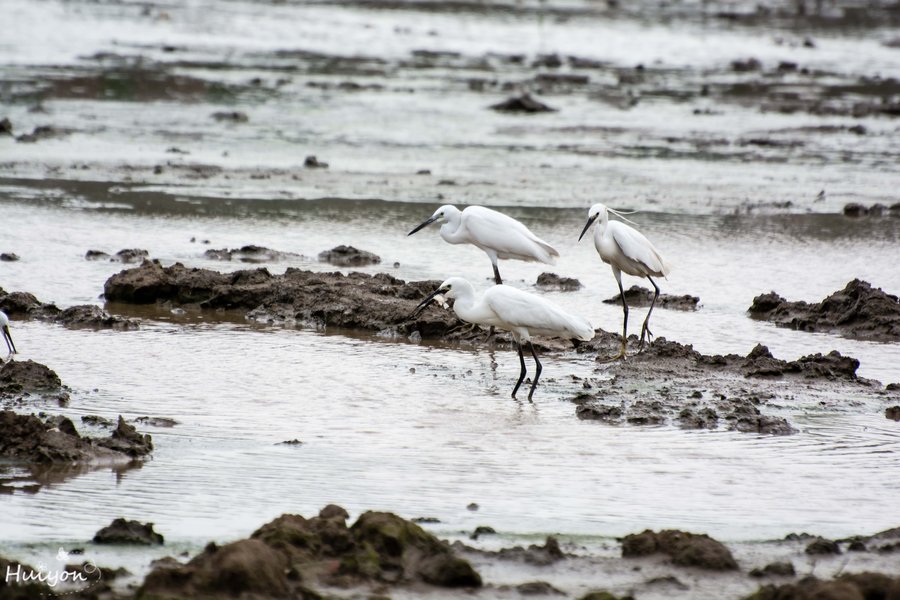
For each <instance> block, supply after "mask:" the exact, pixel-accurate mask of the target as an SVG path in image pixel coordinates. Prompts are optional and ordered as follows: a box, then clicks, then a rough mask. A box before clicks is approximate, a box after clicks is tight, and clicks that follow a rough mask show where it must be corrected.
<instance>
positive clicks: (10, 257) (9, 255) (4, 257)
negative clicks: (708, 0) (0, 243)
mask: <svg viewBox="0 0 900 600" xmlns="http://www.w3.org/2000/svg"><path fill="white" fill-rule="evenodd" d="M17 260H19V255H18V254H16V253H15V252H4V253H2V254H0V261H2V262H16V261H17Z"/></svg>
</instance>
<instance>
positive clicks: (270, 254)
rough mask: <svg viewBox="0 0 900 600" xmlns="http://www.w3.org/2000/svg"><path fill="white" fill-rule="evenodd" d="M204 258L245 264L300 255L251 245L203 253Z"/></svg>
mask: <svg viewBox="0 0 900 600" xmlns="http://www.w3.org/2000/svg"><path fill="white" fill-rule="evenodd" d="M203 256H205V257H206V258H211V259H213V260H225V261H230V260H237V261H240V262H245V263H264V262H274V261H277V260H283V259H285V258H288V257H299V256H300V255H299V254H294V253H292V252H280V251H278V250H272V249H271V248H266V247H264V246H255V245H252V244H251V245H248V246H242V247H240V248H232V249H231V250H228V249H227V248H222V249H221V250H207V251H206V252H204V253H203Z"/></svg>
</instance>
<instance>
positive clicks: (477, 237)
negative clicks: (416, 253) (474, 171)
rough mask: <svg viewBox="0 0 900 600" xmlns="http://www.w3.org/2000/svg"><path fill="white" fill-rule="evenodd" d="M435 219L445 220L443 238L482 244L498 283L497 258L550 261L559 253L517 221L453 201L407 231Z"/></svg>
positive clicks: (458, 242) (459, 242)
mask: <svg viewBox="0 0 900 600" xmlns="http://www.w3.org/2000/svg"><path fill="white" fill-rule="evenodd" d="M435 221H444V224H443V225H441V230H440V231H441V237H442V238H444V241H445V242H447V243H450V244H472V245H473V246H476V247H478V248H481V249H482V250H483V251H484V252H485V254H487V255H488V258H490V259H491V265H492V266H493V267H494V281H495V282H496V283H498V284H500V283H503V280H502V279H501V278H500V271H499V269H498V268H497V260H498V259H504V260H506V259H514V260H524V261H536V262H543V263H547V264H550V265H552V264H553V263H554V262H555V259H556V257H557V256H559V252H557V251H556V249H555V248H553V246H551V245H550V244H548V243H547V242H545V241H544V240H542V239H541V238H539V237H538V236H536V235H534V234H533V233H532V232H531V230H529V229H528V228H527V227H525V226H524V225H523V224H522V223H520V222H519V221H516V220H515V219H513V218H512V217H509V216H507V215H504V214H503V213H499V212H497V211H496V210H491V209H490V208H485V207H483V206H469V207H468V208H466V209H465V210H462V211H460V210H459V209H458V208H456V207H455V206H453V205H450V204H447V205H444V206H442V207H440V208H438V209H437V210H436V211H434V214H433V215H431V217H430V218H428V219H427V220H425V221H424V222H423V223H421V224H420V225H419V226H417V227H416V228H415V229H413V230H412V231H410V232H409V234H408V235H412V234H414V233H416V232H417V231H419V230H420V229H422V228H423V227H426V226H427V225H430V224H431V223H434V222H435Z"/></svg>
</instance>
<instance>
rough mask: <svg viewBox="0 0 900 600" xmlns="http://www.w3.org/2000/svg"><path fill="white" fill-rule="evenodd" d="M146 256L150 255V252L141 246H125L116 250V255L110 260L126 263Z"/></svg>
mask: <svg viewBox="0 0 900 600" xmlns="http://www.w3.org/2000/svg"><path fill="white" fill-rule="evenodd" d="M148 256H150V253H149V252H147V251H146V250H143V249H141V248H125V249H123V250H119V251H118V252H116V255H115V256H114V257H113V258H112V260H116V261H119V262H122V263H126V264H129V263H139V262H142V261H143V260H144V259H145V258H147V257H148Z"/></svg>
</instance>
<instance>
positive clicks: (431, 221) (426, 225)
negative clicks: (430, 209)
mask: <svg viewBox="0 0 900 600" xmlns="http://www.w3.org/2000/svg"><path fill="white" fill-rule="evenodd" d="M438 219H440V217H431V218H430V219H427V220H426V221H424V222H423V223H422V224H420V225H419V226H418V227H416V228H415V229H413V230H412V231H410V232H409V233H407V234H406V235H407V236H410V235H412V234H414V233H415V232H417V231H419V230H420V229H422V228H423V227H428V226H429V225H431V224H432V223H434V222H435V221H437V220H438Z"/></svg>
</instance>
